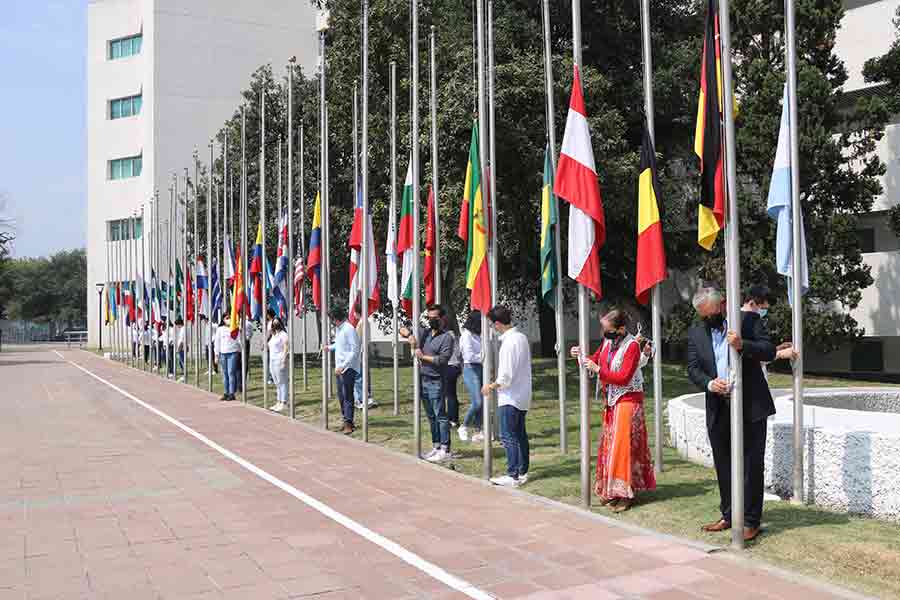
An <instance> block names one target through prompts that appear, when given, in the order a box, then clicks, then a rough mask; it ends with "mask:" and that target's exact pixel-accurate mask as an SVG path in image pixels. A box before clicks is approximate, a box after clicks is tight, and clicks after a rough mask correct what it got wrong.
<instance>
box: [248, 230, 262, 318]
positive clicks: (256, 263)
mask: <svg viewBox="0 0 900 600" xmlns="http://www.w3.org/2000/svg"><path fill="white" fill-rule="evenodd" d="M262 236H263V233H262V224H261V223H260V224H259V225H257V226H256V243H255V244H254V245H253V254H252V255H251V260H250V269H249V270H250V318H251V319H253V320H254V321H259V320H260V319H262V312H263V311H262V307H263V297H262V269H263V260H262V259H263V256H262V239H263V238H262Z"/></svg>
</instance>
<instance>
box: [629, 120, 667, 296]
mask: <svg viewBox="0 0 900 600" xmlns="http://www.w3.org/2000/svg"><path fill="white" fill-rule="evenodd" d="M658 191H659V183H658V182H657V180H656V153H655V152H654V149H653V140H651V139H650V131H649V130H648V129H647V126H646V123H645V124H644V143H643V144H641V166H640V176H639V178H638V239H637V265H636V266H637V274H636V276H635V283H634V288H635V289H634V293H635V295H636V296H637V299H638V302H640V303H641V304H647V301H648V300H649V299H650V289H651V288H653V286H655V285H656V284H658V283H660V282H661V281H664V280H665V279H666V276H667V275H666V250H665V247H664V246H663V235H662V233H663V232H662V223H661V222H660V219H659V200H658V198H659V196H658V194H657V192H658Z"/></svg>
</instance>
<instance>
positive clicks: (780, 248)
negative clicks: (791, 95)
mask: <svg viewBox="0 0 900 600" xmlns="http://www.w3.org/2000/svg"><path fill="white" fill-rule="evenodd" d="M790 123H791V121H790V113H789V112H788V95H787V85H785V87H784V105H783V106H782V108H781V128H780V129H779V131H778V150H777V151H776V152H775V165H774V167H773V169H772V181H771V183H770V184H769V199H768V202H767V207H766V212H767V213H768V214H769V216H770V217H771V218H772V219H774V220H775V223H776V227H777V229H776V233H775V267H776V269H777V270H778V273H779V274H780V275H784V276H785V277H786V278H787V289H788V299H789V300H790V302H791V304H793V303H794V290H793V285H792V282H791V278H792V277H793V273H794V254H793V252H794V228H793V223H794V219H793V214H792V212H791V208H792V205H793V202H794V198H793V195H792V193H791V151H790V149H791V129H790ZM798 201H799V200H798ZM799 246H800V290H801V294H805V293H806V292H807V291H809V270H808V269H809V268H808V266H807V259H806V231H805V227H804V225H803V212H802V211H801V212H800V244H799Z"/></svg>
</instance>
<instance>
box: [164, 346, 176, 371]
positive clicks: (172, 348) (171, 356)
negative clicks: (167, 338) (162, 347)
mask: <svg viewBox="0 0 900 600" xmlns="http://www.w3.org/2000/svg"><path fill="white" fill-rule="evenodd" d="M166 356H168V357H169V375H174V374H175V345H174V344H169V350H168V352H166Z"/></svg>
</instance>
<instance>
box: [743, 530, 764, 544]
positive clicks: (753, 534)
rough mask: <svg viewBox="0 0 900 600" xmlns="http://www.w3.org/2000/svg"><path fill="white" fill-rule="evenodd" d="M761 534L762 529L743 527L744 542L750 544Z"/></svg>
mask: <svg viewBox="0 0 900 600" xmlns="http://www.w3.org/2000/svg"><path fill="white" fill-rule="evenodd" d="M761 532H762V529H760V528H759V527H744V541H745V542H752V541H753V540H755V539H756V538H757V537H758V536H759V534H760V533H761Z"/></svg>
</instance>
